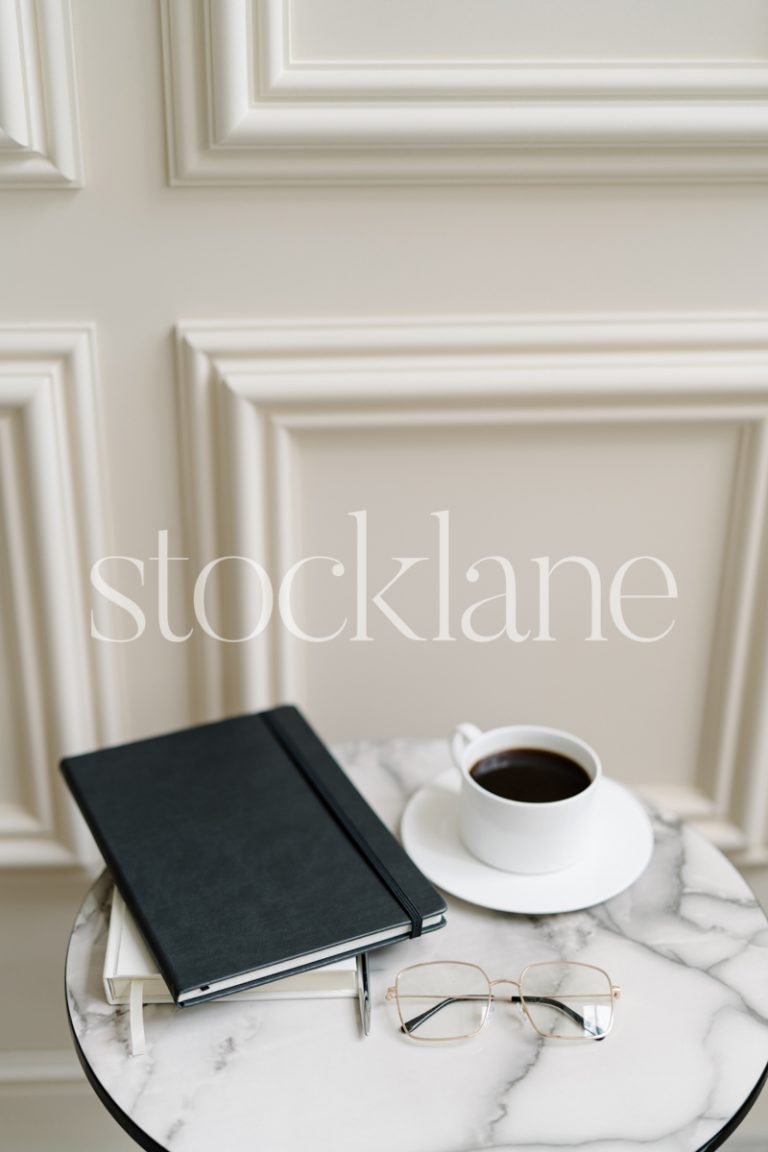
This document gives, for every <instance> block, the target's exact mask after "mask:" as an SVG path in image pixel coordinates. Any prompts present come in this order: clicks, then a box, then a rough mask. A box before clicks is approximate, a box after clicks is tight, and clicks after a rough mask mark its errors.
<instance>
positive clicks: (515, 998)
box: [488, 976, 520, 1004]
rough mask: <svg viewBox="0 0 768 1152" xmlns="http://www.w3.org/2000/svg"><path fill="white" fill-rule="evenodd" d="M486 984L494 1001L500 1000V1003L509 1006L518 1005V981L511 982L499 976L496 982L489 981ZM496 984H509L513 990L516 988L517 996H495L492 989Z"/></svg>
mask: <svg viewBox="0 0 768 1152" xmlns="http://www.w3.org/2000/svg"><path fill="white" fill-rule="evenodd" d="M488 984H489V987H490V989H491V996H492V998H493V999H494V1000H501V1001H502V1002H505V1001H506V1002H507V1003H509V1004H516V1003H519V1001H520V981H519V980H511V979H510V978H509V977H508V976H501V977H500V978H499V979H498V980H489V981H488ZM497 984H511V985H512V986H513V987H514V988H517V996H497V995H496V994H495V993H494V991H493V989H494V988H495V987H496V985H497Z"/></svg>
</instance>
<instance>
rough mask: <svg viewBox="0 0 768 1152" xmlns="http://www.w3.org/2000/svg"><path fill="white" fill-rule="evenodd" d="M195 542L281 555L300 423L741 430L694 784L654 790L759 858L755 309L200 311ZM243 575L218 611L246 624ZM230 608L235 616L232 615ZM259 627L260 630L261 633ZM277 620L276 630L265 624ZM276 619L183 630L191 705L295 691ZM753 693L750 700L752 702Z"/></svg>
mask: <svg viewBox="0 0 768 1152" xmlns="http://www.w3.org/2000/svg"><path fill="white" fill-rule="evenodd" d="M177 339H178V357H179V368H180V404H181V422H182V442H183V445H184V449H185V451H186V457H187V459H186V466H185V468H186V484H185V488H186V491H187V494H188V516H189V525H188V529H189V533H190V544H191V557H192V559H193V560H194V561H196V567H195V571H199V570H200V568H201V567H202V565H203V564H205V563H207V562H208V561H209V560H211V559H212V558H213V557H216V556H222V555H227V554H230V555H231V554H236V555H243V556H251V557H256V558H260V561H261V563H262V564H263V565H264V566H265V568H266V570H267V571H268V572H275V573H279V572H281V571H283V570H284V568H285V563H286V558H287V557H289V556H291V555H293V552H292V547H293V544H292V540H293V535H294V533H295V527H294V525H295V522H296V515H297V510H296V508H295V506H294V504H293V502H294V501H295V492H294V491H293V482H292V476H293V475H294V473H293V470H292V452H293V441H292V438H293V437H294V435H295V434H296V432H300V431H302V430H306V429H307V428H313V429H327V430H329V431H333V432H337V433H338V432H339V431H342V432H344V433H348V434H349V435H354V434H355V431H356V430H359V429H361V428H371V427H373V428H380V427H393V426H394V427H403V428H407V427H411V428H412V427H415V426H420V427H425V428H430V429H434V428H440V427H444V428H450V427H451V426H453V427H455V426H457V425H459V426H462V427H466V426H467V425H468V424H471V423H474V424H476V425H483V424H485V425H494V426H495V425H498V424H499V423H503V422H508V423H509V424H510V425H514V424H520V423H527V424H532V425H547V424H552V423H561V424H562V423H563V422H566V423H568V424H569V425H570V424H574V425H575V424H576V423H578V422H581V423H582V424H586V425H594V424H600V423H604V422H606V421H610V422H623V421H628V422H631V421H636V420H642V421H643V422H657V423H659V424H660V425H662V426H669V425H670V424H674V423H676V422H680V421H697V422H698V421H703V422H714V423H715V424H718V425H722V424H725V425H727V426H729V427H732V428H735V429H736V430H737V431H738V434H739V444H740V448H739V468H738V472H739V480H738V483H736V485H735V489H734V496H733V507H732V513H731V516H730V528H729V533H730V536H729V539H728V540H724V541H722V555H723V563H724V569H723V574H722V580H721V585H720V593H719V602H718V606H717V618H716V621H715V622H714V623H715V642H714V647H713V651H712V653H711V661H710V665H709V671H708V689H707V697H706V707H705V709H704V726H703V730H702V731H701V733H700V739H699V745H700V755H699V759H698V762H697V764H696V765H694V766H693V773H694V777H693V779H692V782H691V784H690V786H688V787H682V788H680V787H678V788H664V787H662V788H656V789H654V790H653V797H654V799H655V800H656V801H658V802H661V803H662V804H664V805H666V806H668V807H671V808H672V809H674V810H675V811H677V812H679V813H680V814H682V815H684V816H686V817H688V818H691V819H692V820H693V821H694V822H695V823H696V824H698V825H699V826H700V827H701V828H702V829H703V830H704V831H705V832H706V833H707V834H708V835H709V836H710V837H712V838H713V839H714V840H715V841H716V842H717V843H719V844H720V845H722V846H723V847H726V848H728V849H729V850H731V851H733V852H734V853H736V854H737V858H738V860H739V861H740V862H741V863H759V862H764V861H765V860H767V859H768V798H766V796H765V794H764V793H765V785H764V780H765V775H766V774H765V764H764V758H763V753H764V750H765V748H766V747H768V714H767V713H766V709H765V707H764V701H765V693H766V692H768V674H767V669H766V665H768V660H767V659H766V656H767V654H768V627H767V626H766V620H765V613H764V612H763V611H762V597H761V595H760V589H761V586H762V585H761V575H760V574H761V572H762V571H764V570H765V565H766V564H767V563H768V545H767V528H766V525H767V524H768V516H767V514H766V513H767V507H766V499H767V496H768V322H766V321H765V320H763V319H744V320H733V321H727V322H722V321H718V320H711V319H705V318H700V319H699V318H681V319H679V320H670V321H665V320H659V321H654V320H642V319H640V320H637V321H633V320H622V319H604V320H590V321H586V322H583V323H581V322H578V321H558V320H556V319H555V320H541V321H540V322H537V321H530V322H528V321H527V322H524V323H520V324H511V323H510V324H508V323H500V322H496V321H493V320H489V321H486V320H478V321H476V322H474V323H468V322H464V321H459V322H457V323H450V322H439V321H436V322H429V323H425V324H411V323H401V324H398V323H394V322H393V323H389V324H380V325H373V324H371V325H365V324H360V325H358V324H349V325H320V324H317V325H294V324H291V325H279V326H278V325H273V326H266V325H265V326H260V325H252V326H206V325H199V324H183V325H181V326H180V327H179V329H178V332H177ZM248 594H249V593H248V590H247V589H246V588H235V589H230V590H228V591H227V593H226V594H224V593H222V595H221V599H220V602H219V603H218V604H217V611H218V613H219V615H218V619H220V620H224V621H226V622H227V627H231V628H232V631H230V632H228V633H227V634H229V635H233V636H234V635H242V634H243V627H242V623H243V621H244V620H246V619H248V614H247V604H248ZM238 622H239V625H240V626H239V628H238ZM270 633H271V635H270ZM278 633H279V634H278ZM288 641H289V638H288V637H287V630H286V629H273V630H271V629H267V630H266V631H265V632H264V633H263V634H262V635H260V636H259V637H258V638H257V639H256V640H253V641H250V642H249V643H247V644H232V645H230V644H222V643H216V642H215V641H208V640H207V638H203V642H202V643H199V644H198V658H199V668H198V671H199V675H198V687H199V699H198V701H197V711H198V712H199V713H201V714H202V715H203V716H207V717H211V718H213V717H217V716H220V715H222V714H226V713H227V712H234V711H238V710H247V709H250V708H258V707H265V706H269V705H270V704H271V703H273V702H274V701H275V700H277V699H295V698H300V683H299V681H298V679H297V672H296V668H295V667H294V664H293V652H294V651H295V649H292V648H291V646H290V644H289V642H288ZM750 699H751V700H752V704H753V705H754V701H755V700H756V701H762V704H761V705H759V706H753V707H752V708H751V710H750Z"/></svg>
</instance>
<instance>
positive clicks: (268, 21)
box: [162, 0, 768, 184]
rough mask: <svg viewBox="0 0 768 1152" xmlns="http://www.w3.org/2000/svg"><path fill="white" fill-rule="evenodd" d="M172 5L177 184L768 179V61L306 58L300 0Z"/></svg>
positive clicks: (171, 115)
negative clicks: (294, 33) (293, 38)
mask: <svg viewBox="0 0 768 1152" xmlns="http://www.w3.org/2000/svg"><path fill="white" fill-rule="evenodd" d="M162 11H163V40H164V60H165V79H166V109H167V122H168V139H169V170H170V171H169V175H170V181H171V183H172V184H250V183H270V182H272V183H292V182H296V183H303V182H313V183H365V182H376V183H402V182H405V183H410V182H417V183H429V182H440V183H450V182H456V183H490V182H497V181H541V180H548V181H590V182H591V181H623V180H632V181H633V182H634V181H637V180H649V181H667V180H671V181H686V180H697V181H698V180H712V181H720V180H727V181H734V180H763V179H765V178H766V176H768V60H766V62H765V63H762V62H759V63H754V62H745V63H741V62H738V61H735V62H734V61H723V62H718V61H716V60H715V61H712V60H706V61H701V62H694V63H668V62H659V63H655V62H653V61H651V62H648V63H638V64H635V63H627V62H625V61H620V60H616V61H609V62H605V63H603V62H600V63H595V62H593V61H584V62H578V63H573V62H567V61H564V62H563V63H562V64H558V63H557V62H555V63H554V64H552V63H546V64H540V63H537V62H533V61H510V62H509V63H503V64H501V65H497V64H493V65H489V64H488V63H487V62H485V61H478V60H474V61H473V60H472V59H467V60H466V61H459V62H456V61H450V62H446V64H445V65H437V66H436V65H435V64H434V63H431V62H424V63H423V64H414V63H413V62H406V63H405V64H404V66H401V65H399V64H392V65H390V66H383V67H376V68H373V67H371V66H366V64H365V63H364V62H361V63H360V64H359V65H356V64H349V63H339V62H338V61H328V62H325V61H323V62H322V63H321V64H320V65H318V64H314V63H313V64H309V65H307V64H297V63H296V62H295V61H294V60H293V59H292V56H291V46H290V3H289V0H163V8H162Z"/></svg>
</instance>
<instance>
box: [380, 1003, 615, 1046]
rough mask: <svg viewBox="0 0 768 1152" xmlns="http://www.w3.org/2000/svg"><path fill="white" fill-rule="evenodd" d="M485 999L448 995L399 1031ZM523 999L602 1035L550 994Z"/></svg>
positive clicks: (573, 1010) (417, 1026)
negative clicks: (455, 1006) (450, 1007)
mask: <svg viewBox="0 0 768 1152" xmlns="http://www.w3.org/2000/svg"><path fill="white" fill-rule="evenodd" d="M495 998H496V997H495V996H493V994H492V995H491V999H495ZM485 999H486V997H485V996H448V997H447V998H446V999H445V1000H441V1001H439V1003H437V1004H433V1005H432V1007H431V1008H428V1009H427V1011H426V1012H422V1013H421V1014H420V1015H419V1016H414V1017H412V1019H410V1020H406V1021H405V1022H404V1023H403V1026H402V1028H401V1029H400V1031H401V1032H415V1031H416V1029H417V1028H420V1027H421V1025H422V1024H426V1022H427V1020H431V1019H432V1017H433V1016H435V1015H436V1014H437V1013H438V1012H439V1011H440V1010H441V1009H442V1008H447V1007H448V1005H449V1004H459V1003H462V1002H466V1001H469V1000H485ZM525 999H526V1001H527V1002H528V1003H529V1004H548V1005H549V1006H550V1008H555V1009H556V1010H557V1011H558V1012H562V1013H563V1015H564V1016H569V1017H570V1018H571V1020H573V1021H574V1022H575V1023H576V1024H578V1025H579V1027H581V1028H583V1029H584V1030H585V1031H586V1032H589V1033H590V1034H591V1035H592V1036H601V1035H602V1033H601V1031H600V1029H599V1028H596V1027H595V1026H594V1025H592V1024H590V1022H589V1021H588V1020H585V1019H584V1017H583V1016H582V1015H580V1013H578V1012H576V1011H575V1009H573V1008H571V1007H570V1006H569V1005H568V1004H563V1003H562V1002H561V1001H560V1000H554V999H553V998H552V997H551V996H526V998H525ZM504 1000H508V1002H509V1003H510V1004H522V1003H523V1000H522V997H521V996H509V997H506V996H505V997H504Z"/></svg>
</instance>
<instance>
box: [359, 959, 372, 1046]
mask: <svg viewBox="0 0 768 1152" xmlns="http://www.w3.org/2000/svg"><path fill="white" fill-rule="evenodd" d="M357 1003H358V1007H359V1008H360V1027H361V1028H362V1030H363V1035H364V1036H369V1035H370V1033H371V992H370V988H369V986H368V953H367V952H360V953H358V956H357Z"/></svg>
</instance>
